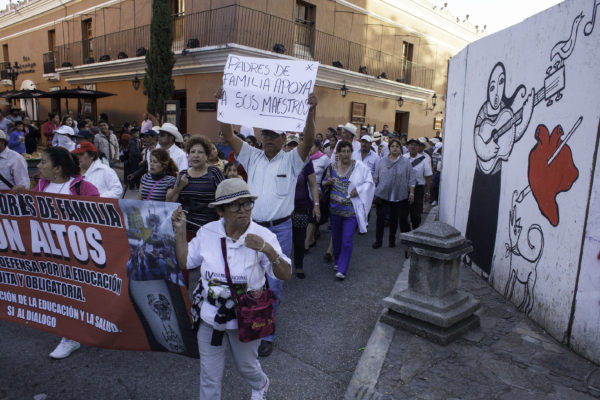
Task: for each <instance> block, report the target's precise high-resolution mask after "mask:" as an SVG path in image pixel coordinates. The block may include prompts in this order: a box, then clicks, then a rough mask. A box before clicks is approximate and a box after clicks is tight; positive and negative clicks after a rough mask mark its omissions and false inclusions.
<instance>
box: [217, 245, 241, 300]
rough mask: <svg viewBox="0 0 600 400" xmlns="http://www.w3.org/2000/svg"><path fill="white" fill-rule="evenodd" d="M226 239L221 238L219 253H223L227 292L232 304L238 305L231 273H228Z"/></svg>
mask: <svg viewBox="0 0 600 400" xmlns="http://www.w3.org/2000/svg"><path fill="white" fill-rule="evenodd" d="M226 240H227V239H225V237H222V238H221V252H222V253H223V261H224V262H225V276H226V277H227V284H228V285H229V291H230V292H231V298H232V299H233V301H234V303H235V304H237V303H238V298H237V293H236V292H235V287H233V282H232V281H231V273H230V272H229V263H228V262H227V242H226Z"/></svg>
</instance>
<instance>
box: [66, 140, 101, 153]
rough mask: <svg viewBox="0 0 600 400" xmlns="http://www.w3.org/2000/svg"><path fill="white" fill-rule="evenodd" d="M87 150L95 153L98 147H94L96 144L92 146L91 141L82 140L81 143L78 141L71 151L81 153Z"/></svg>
mask: <svg viewBox="0 0 600 400" xmlns="http://www.w3.org/2000/svg"><path fill="white" fill-rule="evenodd" d="M87 151H91V152H94V153H97V152H98V149H96V146H94V144H93V143H90V142H82V143H78V144H77V146H75V149H74V150H72V151H71V153H73V154H81V153H85V152H87Z"/></svg>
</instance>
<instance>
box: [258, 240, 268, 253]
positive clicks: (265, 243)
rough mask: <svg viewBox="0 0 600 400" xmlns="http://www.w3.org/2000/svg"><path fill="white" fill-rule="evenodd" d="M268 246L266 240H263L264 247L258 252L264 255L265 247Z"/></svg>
mask: <svg viewBox="0 0 600 400" xmlns="http://www.w3.org/2000/svg"><path fill="white" fill-rule="evenodd" d="M266 245H267V242H265V239H263V245H262V247H261V248H260V250H258V252H259V253H262V251H263V250H264V249H265V246H266Z"/></svg>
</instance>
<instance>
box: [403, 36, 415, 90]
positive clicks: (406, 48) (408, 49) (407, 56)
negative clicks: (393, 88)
mask: <svg viewBox="0 0 600 400" xmlns="http://www.w3.org/2000/svg"><path fill="white" fill-rule="evenodd" d="M413 49H414V45H413V44H412V43H410V42H402V71H401V79H402V82H404V83H408V84H410V80H411V79H410V78H411V75H412V60H413Z"/></svg>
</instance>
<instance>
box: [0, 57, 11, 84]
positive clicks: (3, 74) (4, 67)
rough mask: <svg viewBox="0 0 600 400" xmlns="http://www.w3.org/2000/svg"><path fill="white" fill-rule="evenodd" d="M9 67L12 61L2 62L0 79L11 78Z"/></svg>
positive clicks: (0, 63)
mask: <svg viewBox="0 0 600 400" xmlns="http://www.w3.org/2000/svg"><path fill="white" fill-rule="evenodd" d="M8 67H10V62H8V61H3V62H0V80H5V79H8V80H10V76H9V74H8Z"/></svg>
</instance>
